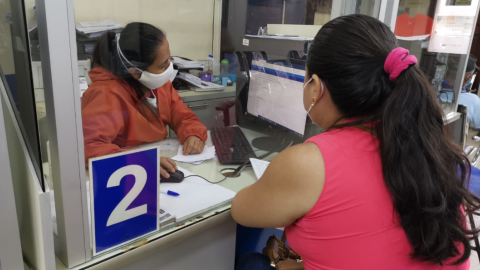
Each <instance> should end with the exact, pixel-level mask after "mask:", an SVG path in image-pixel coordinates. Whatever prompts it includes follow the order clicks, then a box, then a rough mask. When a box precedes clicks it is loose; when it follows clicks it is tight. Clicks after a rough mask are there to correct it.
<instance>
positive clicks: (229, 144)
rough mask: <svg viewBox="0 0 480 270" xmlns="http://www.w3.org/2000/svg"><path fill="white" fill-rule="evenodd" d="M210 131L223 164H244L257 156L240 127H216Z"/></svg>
mask: <svg viewBox="0 0 480 270" xmlns="http://www.w3.org/2000/svg"><path fill="white" fill-rule="evenodd" d="M210 133H211V136H212V141H213V144H214V145H215V150H216V152H217V157H218V160H219V161H220V163H221V164H225V165H229V164H243V163H245V162H247V161H248V160H249V159H250V158H256V157H257V156H256V155H255V152H254V151H253V149H252V147H251V146H250V143H249V142H248V140H247V138H246V137H245V135H244V134H243V132H242V130H241V129H240V128H239V127H214V128H212V129H211V131H210Z"/></svg>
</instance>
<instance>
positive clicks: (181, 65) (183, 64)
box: [172, 56, 203, 70]
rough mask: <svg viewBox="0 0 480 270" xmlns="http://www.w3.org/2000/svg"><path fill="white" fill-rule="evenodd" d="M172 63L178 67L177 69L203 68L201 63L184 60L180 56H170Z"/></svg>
mask: <svg viewBox="0 0 480 270" xmlns="http://www.w3.org/2000/svg"><path fill="white" fill-rule="evenodd" d="M172 58H173V64H174V65H176V66H177V67H178V69H179V70H182V69H201V70H203V64H202V63H200V62H197V61H190V60H185V59H183V58H180V57H175V56H174V57H172Z"/></svg>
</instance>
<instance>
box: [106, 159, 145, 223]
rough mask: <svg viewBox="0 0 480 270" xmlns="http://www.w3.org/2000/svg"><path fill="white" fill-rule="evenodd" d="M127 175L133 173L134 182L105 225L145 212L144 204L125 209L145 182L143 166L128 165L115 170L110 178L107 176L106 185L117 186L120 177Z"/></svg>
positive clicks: (140, 190)
mask: <svg viewBox="0 0 480 270" xmlns="http://www.w3.org/2000/svg"><path fill="white" fill-rule="evenodd" d="M127 175H133V176H134V177H135V184H134V185H133V188H132V189H131V190H130V192H128V194H127V196H125V197H124V198H123V199H122V201H120V203H119V204H118V205H117V207H115V209H113V212H112V213H111V214H110V217H109V218H108V221H107V227H108V226H111V225H114V224H117V223H121V222H123V221H125V220H129V219H132V218H134V217H138V216H141V215H144V214H146V213H147V205H146V204H144V205H140V206H137V207H135V208H132V209H128V210H127V208H128V206H130V204H131V203H132V202H133V201H134V200H135V199H136V198H137V196H138V194H140V192H142V190H143V188H144V187H145V184H146V183H147V171H145V169H144V168H143V167H141V166H138V165H129V166H125V167H123V168H120V169H118V170H116V171H115V172H114V173H113V174H112V175H111V176H110V178H108V182H107V187H108V188H111V187H118V186H119V185H120V182H121V181H122V179H123V178H124V177H125V176H127Z"/></svg>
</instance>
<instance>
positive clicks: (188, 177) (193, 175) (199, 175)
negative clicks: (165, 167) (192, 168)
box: [183, 175, 227, 184]
mask: <svg viewBox="0 0 480 270" xmlns="http://www.w3.org/2000/svg"><path fill="white" fill-rule="evenodd" d="M189 177H199V178H202V179H203V180H205V181H207V182H208V183H210V184H219V183H221V182H223V181H225V180H227V177H225V178H223V179H222V180H220V181H218V182H212V181H210V180H208V179H206V178H204V177H201V176H200V175H190V176H187V177H184V178H183V179H184V180H185V179H187V178H189Z"/></svg>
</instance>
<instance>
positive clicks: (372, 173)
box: [232, 15, 480, 270]
mask: <svg viewBox="0 0 480 270" xmlns="http://www.w3.org/2000/svg"><path fill="white" fill-rule="evenodd" d="M416 64H417V59H416V58H415V56H413V55H409V52H408V50H406V49H403V48H398V43H397V39H396V37H395V35H394V34H393V33H392V32H391V30H390V29H389V28H388V27H387V26H386V25H385V24H383V23H381V22H380V21H378V20H377V19H374V18H372V17H368V16H364V15H350V16H344V17H339V18H337V19H334V20H332V21H330V22H329V23H327V24H325V25H324V26H323V27H322V29H321V30H320V31H319V32H318V34H317V36H316V37H315V39H314V41H313V43H312V45H311V48H310V51H309V54H308V60H307V69H306V70H307V74H306V76H305V89H304V93H303V95H304V104H305V110H307V111H308V114H309V116H310V117H311V119H312V121H313V122H314V123H316V124H317V125H319V126H320V127H322V129H324V130H325V132H324V133H322V134H320V135H317V136H315V137H313V138H310V139H309V140H307V142H306V143H304V144H301V145H297V146H294V147H290V148H288V149H287V150H285V151H283V152H282V153H280V154H279V155H278V156H277V157H275V159H274V160H273V161H272V162H271V164H270V165H269V167H268V168H267V170H266V172H265V174H264V175H263V176H262V178H261V179H260V180H258V182H256V183H255V184H254V185H252V186H249V187H247V188H245V189H243V190H242V191H240V192H239V193H238V194H237V196H236V197H235V199H234V201H233V205H232V215H233V218H234V219H235V220H236V221H237V222H238V223H240V224H242V225H244V226H249V227H259V228H275V227H286V232H287V240H288V242H289V244H290V246H291V247H292V249H293V250H295V251H296V252H297V253H299V254H300V255H301V256H302V258H303V262H304V267H305V269H307V270H311V269H332V270H333V269H335V270H337V269H355V270H360V269H365V270H366V269H369V270H384V269H388V270H404V269H416V270H426V269H428V270H430V269H449V270H450V269H459V270H466V269H469V266H470V261H469V256H470V253H471V250H470V245H469V241H468V236H469V235H471V234H472V231H471V230H469V229H467V227H466V219H465V211H464V210H463V209H466V212H468V213H469V212H471V211H473V210H475V209H479V205H480V201H479V200H478V199H477V198H476V197H475V196H473V195H472V194H471V193H469V192H468V190H467V189H466V188H465V186H467V185H468V178H469V176H468V175H469V173H468V171H469V169H470V167H469V162H468V159H467V158H466V157H465V156H464V154H463V151H462V150H461V149H459V148H458V147H457V146H456V145H454V144H453V142H452V141H451V139H450V138H449V136H448V133H447V132H446V131H445V129H444V124H443V112H442V109H441V107H440V105H439V103H438V101H437V98H436V96H435V93H434V91H433V90H432V88H431V87H430V85H429V84H428V82H427V80H426V79H425V76H424V75H423V74H422V72H421V71H420V69H419V68H418V67H417V66H416ZM258 256H259V257H260V260H259V262H257V264H256V266H248V265H249V262H248V260H247V261H242V262H240V263H239V267H238V269H239V270H240V269H250V270H254V269H255V270H258V269H271V268H269V267H270V266H269V261H268V258H266V257H262V256H263V255H260V254H259V255H258ZM262 262H263V264H264V265H265V266H262ZM259 263H260V264H259ZM250 265H252V264H250Z"/></svg>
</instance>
